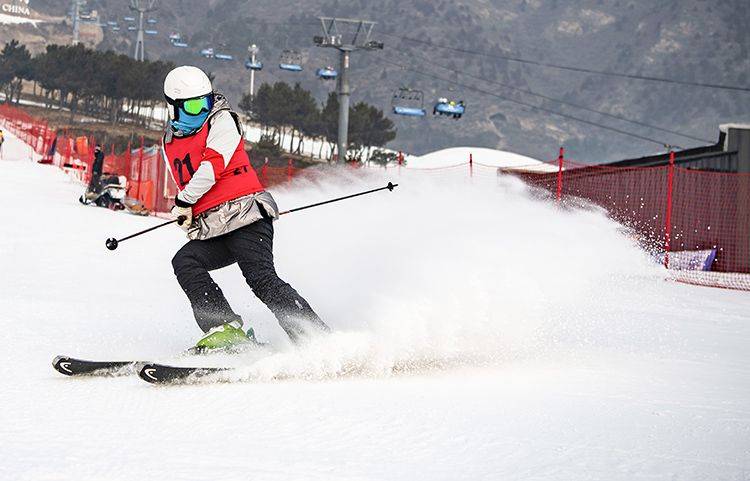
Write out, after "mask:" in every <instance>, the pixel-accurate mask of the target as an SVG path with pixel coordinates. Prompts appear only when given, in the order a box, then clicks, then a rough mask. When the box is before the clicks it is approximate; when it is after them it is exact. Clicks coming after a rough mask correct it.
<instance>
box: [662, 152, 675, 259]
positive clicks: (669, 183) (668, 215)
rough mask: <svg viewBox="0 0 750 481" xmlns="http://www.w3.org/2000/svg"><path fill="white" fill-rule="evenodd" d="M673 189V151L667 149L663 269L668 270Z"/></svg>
mask: <svg viewBox="0 0 750 481" xmlns="http://www.w3.org/2000/svg"><path fill="white" fill-rule="evenodd" d="M673 187H674V150H672V147H671V146H670V147H669V166H668V167H667V206H666V214H665V215H664V267H666V268H667V269H669V250H670V244H671V241H672V188H673Z"/></svg>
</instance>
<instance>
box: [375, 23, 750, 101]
mask: <svg viewBox="0 0 750 481" xmlns="http://www.w3.org/2000/svg"><path fill="white" fill-rule="evenodd" d="M381 33H382V34H383V35H387V36H389V37H394V38H398V39H401V40H406V41H410V42H415V43H420V44H422V45H429V46H430V47H433V48H441V49H445V50H451V51H453V52H460V53H465V54H469V55H478V56H482V57H488V58H495V59H499V60H506V61H509V62H518V63H523V64H527V65H535V66H538V67H547V68H555V69H559V70H567V71H571V72H579V73H588V74H595V75H605V76H608V77H620V78H627V79H631V80H646V81H651V82H662V83H670V84H678V85H689V86H691V87H703V88H711V89H721V90H733V91H738V92H750V87H744V86H739V85H725V84H716V83H708V82H691V81H689V80H679V79H674V78H666V77H656V76H651V75H636V74H629V73H624V72H613V71H609V70H596V69H592V68H585V67H575V66H570V65H561V64H555V63H549V62H541V61H539V60H529V59H525V58H522V57H514V56H510V55H501V54H497V53H488V52H482V51H477V50H470V49H466V48H460V47H451V46H449V45H441V44H437V43H434V42H431V41H429V40H423V39H421V38H413V37H406V36H402V35H396V34H394V33H387V32H381Z"/></svg>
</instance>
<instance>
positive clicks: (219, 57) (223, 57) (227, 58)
mask: <svg viewBox="0 0 750 481" xmlns="http://www.w3.org/2000/svg"><path fill="white" fill-rule="evenodd" d="M214 58H215V59H216V60H224V61H231V60H234V56H233V55H229V54H227V53H217V54H215V55H214Z"/></svg>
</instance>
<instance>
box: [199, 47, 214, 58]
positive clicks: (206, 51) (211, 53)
mask: <svg viewBox="0 0 750 481" xmlns="http://www.w3.org/2000/svg"><path fill="white" fill-rule="evenodd" d="M201 55H202V56H204V57H206V58H214V49H213V48H210V47H209V48H204V49H203V50H201Z"/></svg>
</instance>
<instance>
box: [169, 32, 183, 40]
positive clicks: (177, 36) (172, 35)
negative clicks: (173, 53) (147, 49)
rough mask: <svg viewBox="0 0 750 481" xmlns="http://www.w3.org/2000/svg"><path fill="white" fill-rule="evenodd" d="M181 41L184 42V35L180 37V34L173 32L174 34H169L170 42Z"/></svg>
mask: <svg viewBox="0 0 750 481" xmlns="http://www.w3.org/2000/svg"><path fill="white" fill-rule="evenodd" d="M180 40H182V35H180V34H179V33H177V32H172V33H170V34H169V41H170V42H179V41H180Z"/></svg>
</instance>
